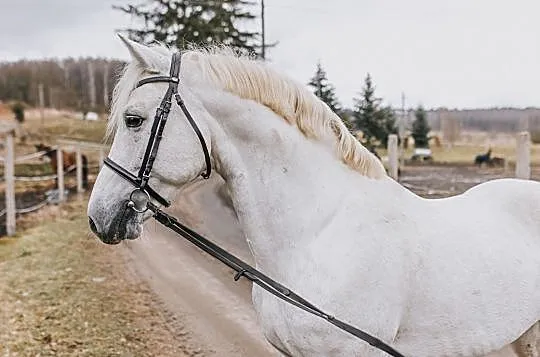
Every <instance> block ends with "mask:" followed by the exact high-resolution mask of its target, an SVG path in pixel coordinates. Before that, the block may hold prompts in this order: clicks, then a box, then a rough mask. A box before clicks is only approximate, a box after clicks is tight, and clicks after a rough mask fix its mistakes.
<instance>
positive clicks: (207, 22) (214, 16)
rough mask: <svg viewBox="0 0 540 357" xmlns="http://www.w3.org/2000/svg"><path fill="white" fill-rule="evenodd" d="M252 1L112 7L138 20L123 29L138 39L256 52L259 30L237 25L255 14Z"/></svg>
mask: <svg viewBox="0 0 540 357" xmlns="http://www.w3.org/2000/svg"><path fill="white" fill-rule="evenodd" d="M255 4H256V3H255V2H253V1H249V0H196V1H195V0H146V1H145V2H143V3H142V4H137V5H133V4H128V5H125V6H113V8H114V9H116V10H119V11H122V12H124V13H126V14H129V15H131V17H132V18H134V19H137V20H139V23H140V26H138V27H134V28H128V29H124V31H125V32H127V34H128V36H129V38H131V39H132V40H135V41H138V42H143V43H147V44H148V43H151V42H153V41H158V42H161V43H164V44H166V45H167V46H171V47H175V48H185V47H186V45H188V44H195V45H208V44H213V43H214V44H215V43H219V44H222V43H223V44H226V45H229V46H231V47H233V48H234V49H236V50H238V51H240V52H243V53H249V54H259V53H260V49H261V44H260V34H259V33H258V32H256V31H250V30H242V29H241V28H240V26H239V23H240V22H242V23H246V22H249V21H253V20H255V19H256V18H257V16H255V15H254V14H253V13H252V12H251V11H250V7H252V6H253V5H255ZM271 46H273V45H267V46H265V47H271Z"/></svg>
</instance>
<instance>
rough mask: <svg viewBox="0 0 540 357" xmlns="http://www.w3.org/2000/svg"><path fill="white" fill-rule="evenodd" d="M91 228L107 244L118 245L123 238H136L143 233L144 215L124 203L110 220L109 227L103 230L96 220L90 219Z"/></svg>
mask: <svg viewBox="0 0 540 357" xmlns="http://www.w3.org/2000/svg"><path fill="white" fill-rule="evenodd" d="M88 223H89V225H90V229H91V230H92V232H94V234H95V235H96V236H98V238H99V239H100V240H101V241H102V242H103V243H105V244H111V245H116V244H119V243H120V242H122V241H123V240H134V239H137V238H139V237H140V236H141V235H142V231H143V226H142V223H143V220H142V215H140V214H138V213H136V212H135V211H133V210H131V209H129V208H128V207H127V206H125V205H123V208H122V209H120V210H119V211H118V213H117V214H116V216H115V217H114V218H113V219H112V220H111V221H110V223H109V229H107V230H103V231H101V230H100V229H98V227H97V225H96V224H95V222H94V220H93V219H92V218H91V217H90V218H89V220H88Z"/></svg>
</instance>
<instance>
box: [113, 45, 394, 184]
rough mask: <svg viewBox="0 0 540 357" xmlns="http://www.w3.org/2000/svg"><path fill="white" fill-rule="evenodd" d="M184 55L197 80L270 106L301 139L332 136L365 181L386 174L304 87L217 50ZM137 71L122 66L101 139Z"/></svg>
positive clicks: (227, 51) (339, 152) (116, 116)
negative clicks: (196, 70)
mask: <svg viewBox="0 0 540 357" xmlns="http://www.w3.org/2000/svg"><path fill="white" fill-rule="evenodd" d="M153 48H154V49H155V50H157V51H159V52H162V53H166V55H167V56H168V57H170V56H171V55H172V53H171V52H170V51H169V50H168V49H167V48H165V47H163V46H155V47H153ZM184 57H191V59H192V60H195V61H197V62H198V64H199V66H198V67H199V68H200V70H201V79H202V80H205V81H207V82H209V83H211V84H213V85H215V86H218V87H219V88H221V89H223V90H226V91H228V92H230V93H232V94H235V95H237V96H239V97H241V98H244V99H250V100H254V101H256V102H258V103H260V104H262V105H264V106H266V107H268V108H270V109H271V110H273V111H274V112H275V113H276V114H278V115H279V116H281V117H283V118H284V119H285V120H286V121H287V122H289V123H290V124H292V125H296V127H297V128H298V129H299V130H300V131H301V132H302V133H303V134H304V135H305V136H306V137H308V138H322V137H326V136H329V135H333V136H335V138H336V149H337V150H336V151H337V155H338V157H339V158H340V159H341V160H342V161H343V162H344V163H345V164H346V165H348V166H349V167H351V168H352V169H354V170H355V171H357V172H359V173H360V174H362V175H365V176H368V177H371V178H382V177H384V176H386V172H385V169H384V167H383V166H382V164H381V162H380V161H379V160H378V159H377V158H376V157H375V156H374V155H373V154H372V153H370V152H369V151H368V150H367V149H366V148H365V147H364V146H362V145H361V144H360V142H359V141H358V140H357V139H356V138H355V137H354V136H353V135H352V134H351V133H350V132H349V130H348V129H347V127H346V126H345V125H344V124H343V121H342V120H341V119H340V118H339V116H337V115H336V114H335V113H334V112H333V111H332V110H331V109H330V108H329V107H328V106H327V105H326V104H325V103H324V102H322V101H321V100H319V99H318V98H317V97H316V96H315V95H314V94H313V93H311V92H310V91H309V90H308V89H307V88H306V87H305V86H303V85H300V84H298V83H296V82H295V81H293V80H291V79H290V78H286V77H285V76H283V75H281V74H278V73H276V72H275V71H274V70H272V69H270V68H268V67H267V66H265V65H264V64H263V63H259V62H257V61H255V60H252V59H249V58H246V57H242V56H240V55H238V54H236V53H235V52H234V51H233V50H231V49H230V48H227V47H223V46H222V47H211V48H206V49H201V48H197V49H192V50H190V51H187V52H186V53H185V54H184ZM143 72H144V70H143V69H142V68H141V67H140V66H139V65H138V63H137V62H136V61H132V62H130V63H129V64H128V65H127V66H126V68H125V70H124V73H123V75H122V76H121V78H120V80H119V81H118V83H117V85H116V87H115V89H114V94H113V104H112V109H111V115H110V121H109V125H108V128H107V137H109V136H110V134H111V133H113V132H114V130H115V129H116V127H117V126H118V123H119V121H120V120H121V118H122V115H120V114H121V111H122V109H123V107H124V106H125V104H126V103H127V100H128V97H129V94H130V93H131V91H132V90H133V89H134V88H135V85H136V83H137V81H138V80H139V79H140V78H141V76H142V75H143V74H144V73H143Z"/></svg>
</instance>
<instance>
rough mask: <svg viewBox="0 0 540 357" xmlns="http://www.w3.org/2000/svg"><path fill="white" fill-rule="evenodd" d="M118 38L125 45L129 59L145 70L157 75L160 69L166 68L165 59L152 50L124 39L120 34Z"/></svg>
mask: <svg viewBox="0 0 540 357" xmlns="http://www.w3.org/2000/svg"><path fill="white" fill-rule="evenodd" d="M118 37H120V39H121V40H122V42H123V43H124V45H126V47H127V49H128V51H129V53H130V54H131V57H132V58H133V59H134V60H135V61H137V62H138V63H139V65H140V66H141V67H142V68H144V69H145V70H147V71H149V72H158V73H159V71H160V69H161V68H164V67H166V66H167V62H166V61H167V58H165V56H162V55H161V54H160V53H158V52H157V51H155V50H153V49H152V48H151V47H148V46H145V45H143V44H140V43H138V42H135V41H132V40H130V39H128V38H125V37H124V36H123V35H121V34H118Z"/></svg>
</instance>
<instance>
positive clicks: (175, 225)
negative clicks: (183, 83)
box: [104, 53, 404, 357]
mask: <svg viewBox="0 0 540 357" xmlns="http://www.w3.org/2000/svg"><path fill="white" fill-rule="evenodd" d="M180 64H181V53H175V54H174V55H173V57H172V62H171V69H170V74H169V76H154V77H148V78H145V79H143V80H141V81H139V83H138V84H137V86H136V88H138V87H140V86H142V85H144V84H147V83H156V82H167V83H169V88H168V89H167V92H166V93H165V96H164V97H163V100H162V101H161V104H160V106H159V108H158V109H157V111H156V115H155V117H154V123H153V124H152V130H151V132H150V138H149V139H148V145H147V146H146V151H145V154H144V157H143V161H142V165H141V168H140V169H139V173H138V175H137V176H135V175H133V174H132V173H131V172H129V171H128V170H126V169H124V168H123V167H122V166H120V165H119V164H117V163H115V162H114V161H113V160H111V159H110V158H106V159H105V161H104V163H105V165H106V166H107V167H109V168H110V169H111V170H113V171H114V172H115V173H117V174H118V175H120V176H121V177H122V178H123V179H125V180H126V181H128V182H129V183H131V184H132V185H133V186H135V189H134V190H133V191H132V192H131V194H130V196H129V201H128V203H127V207H126V209H132V210H134V211H135V212H137V213H144V212H146V211H148V210H150V211H152V212H153V217H154V218H155V219H156V220H157V221H158V222H160V223H161V224H163V225H164V226H166V227H167V228H169V229H171V230H173V231H174V232H176V233H178V234H179V235H181V236H182V237H184V238H185V239H186V240H188V241H189V242H191V243H192V244H194V245H195V246H197V247H198V248H200V249H201V250H203V251H204V252H206V253H208V254H210V255H211V256H213V257H214V258H216V259H218V260H219V261H221V262H222V263H224V264H225V265H227V266H228V267H229V268H231V269H233V270H234V271H235V272H236V274H235V275H234V280H235V281H238V280H239V279H240V278H241V277H245V278H247V279H248V280H250V281H251V282H253V283H254V284H257V285H258V286H260V287H261V288H263V289H264V290H266V291H268V292H269V293H271V294H273V295H274V296H276V297H278V298H280V299H281V300H283V301H285V302H288V303H289V304H292V305H294V306H296V307H298V308H300V309H302V310H304V311H307V312H309V313H311V314H313V315H315V316H318V317H320V318H322V319H324V320H326V321H327V322H329V323H331V324H333V325H335V326H337V327H338V328H340V329H342V330H344V331H346V332H348V333H350V334H352V335H353V336H356V337H358V338H360V339H362V340H364V341H365V342H367V343H369V344H370V345H372V346H374V347H375V348H378V349H379V350H381V351H384V352H386V353H388V354H389V355H390V356H393V357H404V355H402V354H401V353H399V352H398V351H396V350H395V349H394V348H393V347H391V346H389V345H388V344H386V343H385V342H383V341H381V340H379V339H378V338H376V337H373V336H372V335H370V334H368V333H366V332H364V331H362V330H360V329H358V328H356V327H354V326H351V325H349V324H347V323H346V322H343V321H341V320H338V319H337V318H335V317H334V316H332V315H329V314H327V313H325V312H324V311H322V310H320V309H319V308H317V307H316V306H315V305H313V304H311V303H310V302H309V301H307V300H305V299H304V298H302V297H301V296H299V295H298V294H296V293H294V292H293V291H292V290H290V289H288V288H287V287H285V286H283V285H281V284H280V283H278V282H276V281H275V280H273V279H272V278H270V277H268V276H267V275H265V274H264V273H262V272H260V271H259V270H257V269H255V268H253V267H252V266H250V265H249V264H247V263H245V262H244V261H242V260H241V259H239V258H237V257H236V256H234V255H232V254H230V253H229V252H227V251H226V250H224V249H223V248H221V247H219V246H218V245H216V244H215V243H213V242H211V241H210V240H208V239H207V238H205V237H203V236H201V235H200V234H198V233H197V232H195V231H193V230H191V229H190V228H188V227H186V226H185V225H183V224H182V223H180V222H179V221H178V220H177V219H176V218H175V217H173V216H171V215H169V214H167V213H165V212H163V211H162V210H161V209H160V208H159V207H158V206H157V205H155V204H154V203H152V201H151V200H150V198H153V199H154V200H156V201H157V202H158V203H159V204H161V205H163V206H165V207H169V206H170V202H169V201H168V200H167V199H165V198H164V197H163V196H161V195H160V194H159V193H157V192H156V191H155V190H154V189H152V188H151V187H150V185H149V184H148V181H149V179H150V174H151V172H152V166H153V164H154V160H155V159H156V155H157V152H158V148H159V143H160V141H161V139H162V137H163V129H164V128H165V124H166V122H167V117H168V116H169V112H170V109H171V100H172V97H173V95H174V97H175V99H176V103H178V105H179V106H180V108H181V109H182V112H183V113H184V115H185V116H186V118H187V120H188V121H189V123H190V124H191V127H192V128H193V130H194V131H195V134H196V135H197V137H198V138H199V140H200V142H201V146H202V150H203V153H204V158H205V161H206V172H204V173H202V177H203V178H205V179H207V178H209V177H210V173H211V172H212V165H211V161H210V154H209V152H208V147H207V146H206V142H205V140H204V137H203V135H202V133H201V131H200V130H199V128H198V127H197V124H196V123H195V121H194V120H193V117H192V116H191V114H190V113H189V111H188V110H187V108H186V106H185V104H184V101H183V100H182V98H181V97H180V94H179V93H178V82H179V77H178V75H179V73H180Z"/></svg>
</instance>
